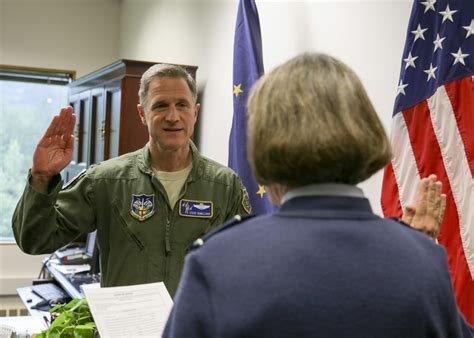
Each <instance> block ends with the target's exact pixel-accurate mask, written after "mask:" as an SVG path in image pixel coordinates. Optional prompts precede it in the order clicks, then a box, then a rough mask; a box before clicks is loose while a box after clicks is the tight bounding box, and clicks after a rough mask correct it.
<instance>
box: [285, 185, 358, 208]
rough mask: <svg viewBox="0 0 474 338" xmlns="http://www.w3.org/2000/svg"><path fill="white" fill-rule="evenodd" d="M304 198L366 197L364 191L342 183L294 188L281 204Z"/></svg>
mask: <svg viewBox="0 0 474 338" xmlns="http://www.w3.org/2000/svg"><path fill="white" fill-rule="evenodd" d="M304 196H347V197H364V192H363V191H362V189H360V188H358V187H356V186H354V185H349V184H340V183H324V184H309V185H305V186H302V187H298V188H294V189H291V190H290V191H288V192H287V193H286V194H285V195H283V197H282V199H281V204H284V203H285V202H286V201H288V200H290V199H292V198H296V197H304Z"/></svg>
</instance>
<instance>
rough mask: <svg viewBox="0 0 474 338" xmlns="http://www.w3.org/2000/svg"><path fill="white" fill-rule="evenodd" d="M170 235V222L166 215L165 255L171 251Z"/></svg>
mask: <svg viewBox="0 0 474 338" xmlns="http://www.w3.org/2000/svg"><path fill="white" fill-rule="evenodd" d="M170 236H171V222H170V218H169V216H168V217H167V218H166V228H165V252H166V255H167V256H168V254H169V253H170V252H171V243H170Z"/></svg>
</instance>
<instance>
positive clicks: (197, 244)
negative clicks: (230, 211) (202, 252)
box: [190, 215, 257, 251]
mask: <svg viewBox="0 0 474 338" xmlns="http://www.w3.org/2000/svg"><path fill="white" fill-rule="evenodd" d="M255 216H257V215H245V216H241V215H235V216H234V217H232V218H231V219H229V220H228V221H227V222H225V223H223V224H222V225H220V226H218V227H217V228H215V229H214V230H211V231H210V232H208V233H207V234H206V235H204V236H203V237H201V238H198V239H197V240H195V241H194V243H193V245H192V246H191V248H190V251H192V250H195V249H197V248H200V247H201V246H203V245H204V243H205V242H206V241H207V240H208V239H209V238H211V237H212V236H214V235H215V234H217V233H220V232H222V231H224V230H227V229H230V228H232V227H233V226H235V225H237V224H240V223H242V222H244V221H247V220H249V219H251V218H253V217H255Z"/></svg>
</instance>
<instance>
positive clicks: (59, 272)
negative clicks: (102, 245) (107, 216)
mask: <svg viewBox="0 0 474 338" xmlns="http://www.w3.org/2000/svg"><path fill="white" fill-rule="evenodd" d="M83 255H84V256H86V257H87V258H86V259H80V260H75V259H74V260H73V259H64V258H63V259H62V260H61V259H59V263H60V264H57V263H54V262H50V263H48V265H47V269H48V271H49V272H50V273H51V275H52V276H53V278H54V279H55V280H56V281H57V283H58V284H59V285H61V287H62V288H63V289H64V290H65V291H66V292H67V293H68V294H69V295H70V296H71V297H72V298H83V297H84V295H83V293H82V289H81V285H83V284H91V283H97V282H100V263H99V256H100V255H99V249H98V246H97V244H96V232H95V231H94V232H91V233H89V234H88V235H87V241H86V246H85V248H84V254H83ZM64 262H67V263H64ZM71 262H74V264H75V265H83V264H89V266H90V269H88V271H82V272H77V273H74V272H71V273H68V272H65V270H66V271H67V270H68V269H67V267H71V269H70V270H71V271H73V270H74V269H73V268H74V267H73V266H72V265H64V264H72V263H71ZM63 268H66V269H63Z"/></svg>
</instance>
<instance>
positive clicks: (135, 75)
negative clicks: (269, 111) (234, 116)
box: [62, 60, 197, 182]
mask: <svg viewBox="0 0 474 338" xmlns="http://www.w3.org/2000/svg"><path fill="white" fill-rule="evenodd" d="M156 63H161V62H144V61H136V60H118V61H116V62H114V63H112V64H110V65H107V66H105V67H103V68H101V69H99V70H97V71H95V72H92V73H90V74H88V75H86V76H84V77H81V78H79V79H77V80H76V81H73V82H72V83H71V84H70V85H69V105H71V106H72V107H73V109H74V112H75V114H76V127H75V129H74V136H75V138H74V155H73V160H72V162H71V163H70V164H69V165H68V166H67V167H66V168H65V169H64V170H63V172H62V176H63V179H64V181H65V182H68V181H69V180H70V179H72V178H73V177H74V176H76V175H77V174H78V173H79V172H80V171H81V170H82V169H85V168H87V167H89V166H90V165H91V164H94V163H98V162H101V161H104V160H107V159H109V158H113V157H116V156H118V155H122V154H124V153H128V152H131V151H134V150H137V149H139V148H141V147H143V145H145V143H146V142H147V141H148V131H147V129H146V127H145V126H144V125H142V123H141V121H140V118H139V116H138V113H137V109H136V106H137V104H138V89H139V87H140V78H141V76H142V74H143V73H144V72H145V71H146V70H147V69H148V68H149V67H150V66H152V65H154V64H156ZM181 66H183V67H184V68H185V69H186V70H187V71H188V72H189V73H190V74H191V75H192V76H193V77H194V79H196V71H197V67H196V66H188V65H181Z"/></svg>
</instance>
